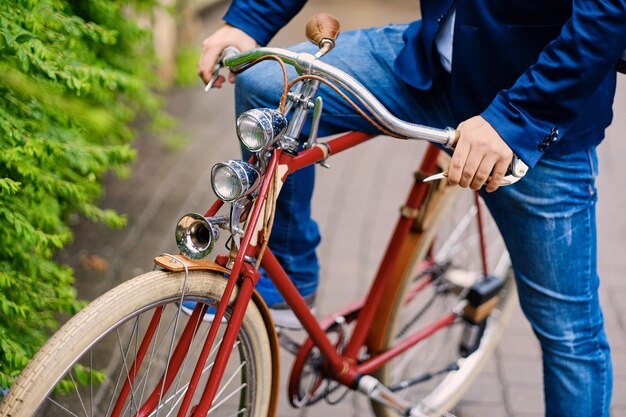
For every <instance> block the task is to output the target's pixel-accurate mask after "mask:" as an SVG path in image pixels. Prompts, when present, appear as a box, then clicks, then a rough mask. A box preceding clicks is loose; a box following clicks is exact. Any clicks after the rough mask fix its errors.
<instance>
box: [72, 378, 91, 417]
mask: <svg viewBox="0 0 626 417" xmlns="http://www.w3.org/2000/svg"><path fill="white" fill-rule="evenodd" d="M68 375H69V377H70V379H71V380H72V384H73V385H74V389H76V395H77V396H78V401H80V405H81V407H83V411H84V412H85V416H89V414H87V409H86V408H85V403H84V402H83V396H82V395H80V392H79V391H78V385H76V380H74V376H73V375H72V370H71V369H70V371H69V372H68Z"/></svg>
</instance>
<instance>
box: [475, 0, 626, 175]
mask: <svg viewBox="0 0 626 417" xmlns="http://www.w3.org/2000/svg"><path fill="white" fill-rule="evenodd" d="M624 49H626V0H574V2H573V8H572V17H571V18H570V19H569V20H568V21H567V22H566V23H565V25H564V26H563V28H562V30H561V33H560V35H559V36H558V37H557V38H556V39H555V40H553V41H552V42H550V43H549V44H548V45H547V46H546V47H545V48H544V49H543V51H542V52H541V54H540V55H539V58H538V61H537V62H536V63H535V64H534V65H532V66H531V67H530V68H529V69H528V70H526V71H525V72H524V73H523V74H522V75H521V76H520V78H518V79H517V81H516V82H515V84H514V85H513V86H512V87H511V88H510V89H508V90H502V91H500V92H499V93H498V94H497V96H496V97H495V99H494V100H493V102H492V103H491V104H490V105H489V107H488V108H487V109H486V110H485V111H484V112H483V113H482V114H481V115H482V116H483V117H484V118H485V119H486V120H487V122H489V123H490V124H491V125H492V126H493V127H494V128H495V129H496V131H497V132H498V133H499V134H500V136H501V137H502V138H503V139H504V140H505V141H506V142H507V144H508V145H509V147H511V149H512V150H513V152H515V154H516V155H518V156H519V157H520V158H521V159H522V160H523V161H524V162H526V164H528V165H529V166H531V167H532V166H534V165H535V164H536V163H537V161H538V160H539V158H540V157H541V155H542V154H543V152H544V151H545V150H546V149H547V147H548V146H550V145H551V144H552V143H555V142H557V141H558V140H559V138H560V137H562V136H563V135H564V134H565V133H566V132H567V131H568V129H569V128H570V127H571V126H572V124H573V123H574V121H575V120H576V118H577V117H578V116H579V115H580V114H581V112H584V111H585V105H586V102H587V101H588V100H589V98H590V97H592V96H593V95H594V93H596V90H597V89H598V88H599V86H600V85H601V84H602V82H603V81H604V80H605V78H607V76H609V75H610V74H611V72H612V71H615V65H616V63H617V61H618V59H619V57H620V55H621V53H622V52H623V51H624ZM613 76H615V75H614V73H613Z"/></svg>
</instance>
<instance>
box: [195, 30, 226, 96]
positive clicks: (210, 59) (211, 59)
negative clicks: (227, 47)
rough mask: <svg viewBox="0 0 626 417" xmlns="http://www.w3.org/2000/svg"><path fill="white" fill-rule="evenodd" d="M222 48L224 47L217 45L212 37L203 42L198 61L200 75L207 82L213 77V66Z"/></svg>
mask: <svg viewBox="0 0 626 417" xmlns="http://www.w3.org/2000/svg"><path fill="white" fill-rule="evenodd" d="M222 50H223V48H219V47H218V46H216V45H215V44H214V42H213V41H212V39H211V38H207V39H205V40H204V42H202V54H201V55H200V61H199V62H198V75H199V76H200V78H202V81H204V83H205V84H208V83H209V81H210V80H211V78H212V77H213V68H214V67H215V64H216V63H217V59H218V58H219V56H220V54H221V53H222ZM220 85H221V83H220Z"/></svg>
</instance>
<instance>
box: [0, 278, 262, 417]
mask: <svg viewBox="0 0 626 417" xmlns="http://www.w3.org/2000/svg"><path fill="white" fill-rule="evenodd" d="M226 281H227V280H226V278H224V277H223V276H221V275H220V274H218V273H215V272H208V271H202V272H190V273H189V274H188V276H187V277H185V274H184V273H169V272H164V271H154V272H151V273H147V274H144V275H141V276H138V277H136V278H133V279H131V280H129V281H127V282H125V283H123V284H121V285H119V286H118V287H116V288H114V289H112V290H110V291H109V292H107V293H105V294H104V295H102V296H101V297H99V298H98V299H96V300H95V301H93V302H92V303H90V304H89V305H88V306H86V307H85V308H84V309H83V310H81V311H80V312H79V313H78V314H77V315H76V316H74V317H73V318H72V319H71V320H70V321H68V322H67V323H66V324H65V325H64V326H63V327H62V328H61V329H59V331H58V332H57V333H55V334H54V335H53V337H52V338H51V339H50V340H49V341H48V343H47V344H45V345H44V347H43V348H42V349H41V350H40V351H39V353H38V354H37V355H36V356H35V358H34V359H33V360H32V361H31V363H30V364H29V365H28V366H27V367H26V368H25V369H24V371H23V372H22V373H21V375H20V377H19V378H18V379H17V381H16V382H15V384H14V385H13V386H12V387H11V388H10V391H9V394H8V395H7V397H6V398H5V399H4V401H3V402H2V404H0V415H3V416H11V417H26V416H34V415H37V416H39V415H44V416H55V417H56V416H57V415H66V414H64V413H65V410H63V409H61V408H60V407H59V406H58V404H61V405H62V406H63V407H69V406H74V407H76V408H77V410H78V411H80V412H76V413H75V415H87V416H95V415H97V416H105V415H106V416H108V415H111V411H112V410H113V409H114V407H112V403H113V401H112V400H111V399H115V397H117V396H119V392H120V391H121V385H122V384H121V383H119V382H117V383H115V382H116V380H117V381H120V380H122V381H124V380H126V378H127V375H128V374H129V373H131V372H130V371H129V369H131V366H129V365H130V364H131V363H132V358H129V357H130V356H132V355H133V354H135V353H136V352H137V351H140V349H138V348H137V346H138V345H139V344H140V343H138V342H139V338H138V335H139V334H140V332H141V329H142V328H143V327H144V323H145V321H146V320H148V319H149V317H147V316H146V314H148V315H151V312H152V311H154V310H155V309H156V308H157V306H164V309H163V313H162V316H161V321H159V327H158V328H157V330H156V333H155V336H154V337H151V338H150V339H151V341H150V345H149V349H148V350H147V352H148V355H149V358H148V359H149V363H148V362H147V361H146V360H144V364H143V365H142V366H141V367H140V368H139V369H138V371H137V372H136V373H135V372H132V373H133V374H136V375H137V376H136V379H135V384H134V385H133V386H132V388H131V392H132V394H129V396H128V399H127V402H128V403H127V404H125V405H124V407H123V408H122V413H121V414H120V415H136V411H137V409H139V405H140V404H141V402H142V401H139V400H143V398H147V396H148V393H150V392H151V390H153V389H154V388H153V387H152V386H150V385H155V386H156V385H157V384H158V382H156V381H158V380H159V378H160V375H162V369H161V368H163V366H164V365H165V364H169V362H170V359H169V358H171V351H172V348H170V347H169V346H168V345H170V346H173V345H171V341H172V340H174V339H176V338H178V337H179V336H180V330H179V329H182V327H183V324H184V322H185V321H190V319H189V317H190V316H189V315H186V314H184V313H181V311H180V309H179V307H178V306H179V304H178V301H180V299H181V292H182V289H183V288H185V289H186V291H185V300H195V301H199V300H202V301H203V302H205V303H207V304H210V305H217V304H216V303H217V301H218V300H219V299H220V297H221V294H222V293H223V290H224V288H225V285H226ZM235 294H236V290H235V291H234V294H233V297H234V296H235ZM229 314H230V308H229V309H228V310H227V317H228V316H229ZM176 317H178V321H176ZM161 324H162V325H161ZM209 327H210V323H204V322H202V323H200V324H199V325H198V329H197V330H196V333H195V335H196V336H195V337H194V341H198V346H196V345H195V344H193V345H192V347H191V348H190V349H189V350H188V352H187V356H186V359H185V361H184V362H183V366H181V370H180V372H179V373H178V374H177V377H176V383H175V384H173V385H172V388H170V390H169V391H167V392H165V395H161V398H160V399H159V406H158V411H157V412H156V413H154V412H153V413H152V414H150V415H155V414H160V415H176V414H175V413H176V412H177V409H176V407H178V406H179V402H180V399H182V394H183V393H184V391H186V385H185V382H186V381H184V380H183V375H184V377H188V376H189V375H190V373H191V370H193V366H195V362H196V361H194V360H193V357H194V355H197V352H198V351H199V350H200V349H199V347H201V341H203V340H204V339H205V335H206V332H208V328H209ZM224 327H225V326H221V329H220V333H219V335H218V339H216V343H217V342H218V341H219V340H220V339H219V337H220V336H221V335H222V333H223V328H224ZM170 333H171V334H170ZM160 334H161V335H162V336H160ZM115 335H117V337H113V336H115ZM120 335H122V336H125V335H126V336H129V340H128V341H125V342H126V343H127V344H122V342H121V341H117V343H115V341H113V342H111V339H112V338H113V339H118V340H119V339H120ZM126 346H127V347H126ZM87 352H92V353H90V354H88V353H87ZM94 353H95V355H94ZM237 353H238V354H237ZM163 355H165V356H163ZM103 358H104V359H105V360H104V361H103V363H106V364H107V368H106V370H105V371H104V373H105V377H106V376H110V378H106V379H105V381H106V383H102V384H99V385H98V386H95V387H94V386H93V379H94V378H95V376H96V374H95V373H89V378H88V379H89V381H90V384H88V385H89V386H84V385H80V384H76V383H74V387H77V386H80V388H78V389H76V391H75V392H74V393H72V394H71V395H65V394H55V393H52V394H51V392H53V389H54V388H55V386H57V387H58V383H59V381H61V380H63V378H64V377H67V376H69V378H70V380H71V381H74V380H75V379H77V378H78V377H79V375H78V374H76V370H75V369H74V365H75V364H76V363H79V360H80V361H82V362H83V363H85V362H86V361H87V360H88V361H89V366H90V367H92V368H97V367H98V363H99V362H100V361H101V359H103ZM116 358H117V359H121V360H116ZM210 361H211V357H209V360H208V361H207V363H209V362H210ZM238 361H240V363H239V365H238V363H237V362H238ZM116 362H117V363H116ZM231 362H234V363H233V364H231ZM167 366H171V365H167ZM209 366H210V365H209ZM237 366H239V368H237ZM233 367H235V370H234V371H233V374H232V375H231V376H230V378H231V379H230V380H228V381H229V382H228V383H225V382H224V381H227V378H228V375H227V374H226V373H225V376H224V377H223V379H222V383H221V384H220V388H219V389H220V390H222V388H224V389H228V390H229V391H228V392H226V393H224V392H223V391H222V393H221V394H220V395H218V397H216V400H215V401H214V408H215V407H216V406H215V404H216V403H218V402H219V401H221V400H224V399H226V402H225V403H223V404H222V406H224V407H226V406H229V407H233V406H234V407H238V408H237V409H236V410H235V412H233V410H232V409H231V410H223V411H224V412H221V406H220V407H218V408H217V409H216V410H214V412H211V413H210V414H209V415H225V416H226V415H233V414H236V415H238V416H241V415H245V416H255V417H260V416H263V417H265V416H266V415H267V413H268V407H269V404H270V402H271V401H270V400H271V398H270V397H271V395H272V392H271V391H272V388H271V387H272V378H273V377H274V376H273V375H272V372H273V369H272V353H271V347H270V342H269V336H268V332H267V329H266V325H265V322H264V320H263V317H262V315H261V313H260V312H259V309H258V308H257V307H256V305H255V303H254V302H251V303H250V304H249V306H248V308H247V310H246V313H245V316H244V319H243V323H242V326H241V330H240V332H239V335H238V338H237V342H236V343H235V346H234V347H233V351H232V352H231V359H229V365H228V367H227V370H226V372H229V371H231V370H232V369H233ZM157 368H159V369H157ZM73 369H74V371H73ZM206 370H207V369H204V370H203V379H202V380H201V384H200V385H199V389H198V390H197V391H196V396H194V401H196V399H197V398H196V397H197V396H198V395H200V393H201V392H202V387H203V384H202V382H203V381H204V380H206V379H208V373H209V372H204V371H206ZM239 374H240V375H239ZM140 375H141V376H140ZM178 375H180V377H179V376H178ZM83 379H85V378H84V377H83ZM233 379H235V380H240V382H241V384H240V385H239V387H236V388H233V390H232V391H230V387H229V384H230V385H232V384H231V382H232V381H233ZM113 383H115V387H113ZM241 387H243V388H241ZM140 390H141V397H140ZM237 390H238V391H237ZM219 392H220V391H219V390H218V393H219ZM85 393H87V394H90V395H91V397H92V398H91V399H90V400H89V401H87V399H82V398H78V399H77V398H76V397H81V396H83V395H84V394H85ZM94 394H95V395H94ZM229 396H230V398H229ZM233 397H237V398H235V399H233ZM98 399H100V403H95V402H96V401H97V400H98ZM103 400H110V401H108V402H107V401H103ZM177 402H178V404H176V403H177ZM196 403H197V402H194V403H192V405H193V404H196ZM166 408H167V413H165V411H166ZM237 410H238V411H237ZM242 410H243V411H242ZM70 411H72V410H70ZM89 411H91V412H89ZM212 411H213V410H212ZM72 412H73V411H72ZM67 415H72V414H67Z"/></svg>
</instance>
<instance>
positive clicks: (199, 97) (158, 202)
mask: <svg viewBox="0 0 626 417" xmlns="http://www.w3.org/2000/svg"><path fill="white" fill-rule="evenodd" d="M357 6H358V7H357ZM321 10H324V11H329V12H331V13H333V14H335V15H336V16H338V17H339V18H340V20H341V21H342V23H343V27H344V30H346V29H350V28H356V27H358V26H359V25H361V26H370V25H380V24H385V23H387V22H405V21H409V20H412V19H414V18H416V17H417V3H416V2H415V3H414V2H406V1H404V0H387V1H385V2H382V1H376V0H362V1H342V2H333V1H331V0H319V1H311V2H309V4H308V5H307V6H306V9H305V11H303V12H302V13H301V14H300V15H299V16H298V17H297V18H296V19H295V20H294V22H292V23H291V25H290V26H289V27H288V28H287V29H286V30H284V31H282V32H281V33H280V34H279V35H278V37H277V38H276V39H275V40H274V41H273V43H272V44H273V45H275V46H286V45H289V44H291V43H294V42H297V41H300V40H301V39H302V36H301V35H300V33H301V32H302V29H301V28H303V22H304V21H305V20H306V18H307V17H308V16H310V15H312V14H313V12H315V11H321ZM223 11H224V6H217V7H215V8H213V9H211V10H209V11H207V13H205V15H204V20H203V21H202V22H196V25H197V27H201V28H202V32H203V34H204V35H208V34H210V33H211V32H212V30H213V29H214V28H215V27H216V26H217V25H218V24H219V17H220V16H221V15H222V13H223ZM619 81H620V87H619V93H618V96H617V98H616V105H615V122H614V124H613V126H612V127H611V129H609V131H608V134H607V137H608V138H607V140H606V141H605V143H604V144H603V145H602V146H601V147H600V171H601V175H600V177H599V180H598V188H599V195H600V201H599V203H598V220H599V223H598V233H599V239H598V240H599V265H600V266H599V268H600V274H601V277H602V286H601V290H600V291H601V297H602V302H603V305H604V313H605V317H606V323H607V331H608V333H609V337H610V340H611V344H612V348H613V353H612V354H613V360H614V363H615V390H614V391H615V394H614V399H613V406H612V414H611V415H612V416H613V417H626V279H624V274H623V271H624V270H626V256H624V255H623V252H624V248H625V247H626V246H625V243H626V216H624V207H626V193H624V185H623V184H621V183H620V182H619V180H620V179H621V178H623V177H624V175H623V173H622V172H620V171H619V170H620V168H622V166H623V157H622V155H624V153H625V151H626V141H624V139H623V138H622V137H620V136H623V133H622V132H624V131H626V117H625V115H626V76H620V80H619ZM167 107H168V109H169V111H170V112H171V113H172V114H173V115H174V116H175V117H176V118H178V119H179V120H180V129H181V131H182V132H183V133H184V134H185V135H187V137H188V141H187V142H186V143H185V144H184V146H181V147H180V149H177V150H172V149H171V148H168V147H167V146H165V145H164V144H163V143H162V142H161V141H160V140H159V139H158V138H155V137H152V136H150V135H148V134H146V135H143V136H142V137H141V138H139V140H138V141H137V144H136V146H137V148H138V151H139V155H138V158H137V160H136V162H135V163H134V165H133V170H132V174H131V175H130V177H129V178H128V179H126V180H119V179H115V178H110V179H109V180H108V186H107V190H106V194H105V196H104V197H103V200H102V204H103V205H104V206H105V207H107V208H114V209H116V210H118V211H119V212H121V213H126V214H127V215H128V220H129V221H128V227H126V228H125V229H123V230H115V231H113V230H109V229H106V228H105V227H103V226H101V225H93V224H91V223H89V222H86V221H84V220H80V219H77V222H76V225H75V230H76V232H77V237H76V240H75V242H74V243H73V244H72V245H71V246H70V247H69V248H68V249H67V250H66V251H64V252H63V253H62V254H61V255H60V256H59V258H60V260H62V261H64V262H67V263H68V264H71V265H73V266H74V267H75V268H76V271H77V288H78V291H79V295H80V296H81V297H82V298H84V299H91V298H93V297H95V296H97V295H99V294H101V293H102V292H104V291H106V289H108V288H110V287H111V286H113V285H116V284H118V283H119V282H121V281H123V280H125V279H128V278H130V277H132V276H134V275H137V274H139V273H141V272H145V271H147V270H150V269H151V268H152V262H151V260H152V257H153V256H154V255H156V254H159V253H161V252H163V251H174V250H175V245H174V239H173V229H174V225H175V223H176V221H177V220H178V218H179V217H180V216H181V215H182V214H184V213H186V212H189V211H198V212H200V211H202V210H204V209H205V208H206V207H208V205H209V204H211V202H212V199H213V197H212V192H211V191H210V189H211V188H210V185H209V170H210V167H211V166H212V165H213V164H214V163H215V162H218V161H221V160H225V159H231V158H237V157H238V155H239V153H238V146H237V141H236V139H235V133H234V123H233V121H234V114H233V105H232V89H231V88H224V89H222V90H218V91H213V92H211V93H210V94H206V93H204V92H203V91H202V88H201V86H200V85H199V84H198V85H197V86H195V87H192V88H186V89H180V90H176V91H172V92H171V93H170V94H168V96H167ZM422 150H423V146H422V145H420V144H417V143H415V142H401V141H393V140H392V139H389V138H378V139H375V140H373V141H370V142H368V143H366V144H365V145H363V146H360V147H359V148H357V149H355V150H354V151H351V152H347V153H344V154H340V155H337V156H334V157H332V158H331V160H330V161H329V162H330V164H331V166H332V168H331V169H330V170H323V169H318V177H317V185H316V193H315V197H314V214H315V217H316V218H317V219H318V220H319V223H320V227H321V229H322V234H323V236H324V241H323V244H322V246H321V247H320V249H319V255H320V258H321V263H322V271H321V273H322V278H321V286H320V289H319V294H320V296H319V302H320V305H319V310H320V315H323V314H324V313H328V312H330V311H333V310H334V309H335V308H337V307H338V306H340V305H342V303H343V302H344V301H345V300H346V299H355V298H357V297H359V296H362V295H363V294H364V291H365V290H366V288H367V283H368V282H369V280H370V277H372V276H373V274H374V271H375V269H376V263H377V262H378V259H379V258H380V253H381V250H382V248H383V247H384V246H385V244H386V243H387V237H388V236H389V235H390V231H391V227H392V225H393V223H394V222H395V219H396V216H397V210H398V207H399V206H400V205H401V203H402V201H403V200H404V198H405V193H406V191H407V190H408V186H409V184H410V181H411V175H412V172H413V170H414V169H415V168H416V162H417V161H419V157H420V155H421V152H422ZM390 168H392V169H390ZM346 230H347V231H351V232H350V233H346V232H344V231H346ZM90 256H98V257H101V258H103V259H105V260H106V261H107V262H108V265H109V267H108V269H107V270H94V269H92V268H90V262H89V259H90ZM281 360H282V365H281V367H282V385H283V389H282V390H281V404H280V408H279V413H278V415H279V416H281V417H291V416H326V415H329V416H334V415H341V416H350V415H352V416H362V415H363V416H366V415H372V413H371V410H370V408H369V405H368V404H367V402H366V401H364V400H363V399H362V398H361V397H360V396H357V395H349V396H348V397H347V398H346V399H345V400H344V401H343V402H342V403H341V404H339V405H337V406H329V405H327V404H325V403H320V404H319V405H316V406H314V407H311V408H308V409H303V410H295V409H293V408H291V407H290V406H289V405H288V404H287V403H286V400H285V388H284V385H285V381H286V378H287V376H288V370H289V364H290V363H291V358H290V357H289V355H288V354H285V353H284V352H283V354H282V357H281ZM454 413H455V414H456V415H457V416H459V417H483V416H486V417H500V416H503V417H534V416H541V415H543V405H542V380H541V356H540V351H539V347H538V344H537V342H536V341H535V339H534V337H533V335H532V332H531V330H530V328H529V326H528V324H527V323H526V322H525V320H524V318H523V316H522V314H521V312H520V310H519V308H518V307H517V308H516V311H515V313H514V317H513V320H512V322H511V324H510V326H509V327H508V329H507V330H506V333H505V336H504V340H503V341H502V344H501V346H500V347H499V348H498V349H497V351H496V354H495V356H494V358H493V359H492V360H491V362H490V363H489V364H488V365H487V367H486V369H485V370H484V371H483V372H482V374H481V376H480V377H479V378H478V380H477V381H476V383H475V384H474V386H473V387H472V388H471V389H470V390H469V392H468V393H467V394H466V395H465V397H464V398H463V400H462V401H461V403H460V404H459V406H458V407H457V408H456V409H455V410H454Z"/></svg>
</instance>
